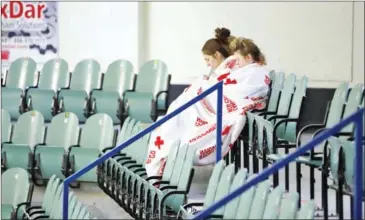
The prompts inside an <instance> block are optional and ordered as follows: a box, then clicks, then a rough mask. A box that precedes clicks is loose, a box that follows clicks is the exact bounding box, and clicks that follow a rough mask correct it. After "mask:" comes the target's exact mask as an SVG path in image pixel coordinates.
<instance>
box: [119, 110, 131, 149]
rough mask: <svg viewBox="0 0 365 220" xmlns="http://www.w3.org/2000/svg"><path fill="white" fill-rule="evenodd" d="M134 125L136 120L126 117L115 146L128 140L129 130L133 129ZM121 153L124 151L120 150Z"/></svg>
mask: <svg viewBox="0 0 365 220" xmlns="http://www.w3.org/2000/svg"><path fill="white" fill-rule="evenodd" d="M135 123H136V120H135V119H134V118H130V117H128V118H127V119H126V120H125V121H124V123H123V127H122V129H121V131H120V132H119V134H118V140H117V145H118V144H121V143H123V142H124V141H126V140H128V138H130V133H131V130H132V128H133V127H134V125H135ZM122 151H124V150H122Z"/></svg>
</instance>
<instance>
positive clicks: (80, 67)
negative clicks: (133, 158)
mask: <svg viewBox="0 0 365 220" xmlns="http://www.w3.org/2000/svg"><path fill="white" fill-rule="evenodd" d="M133 71H134V70H133V65H132V64H131V62H129V61H127V60H116V61H114V62H112V63H111V64H109V66H108V68H107V71H106V72H105V73H102V72H101V68H100V64H99V63H98V62H97V61H95V60H92V59H87V60H82V61H80V62H78V63H77V64H76V66H75V68H74V70H73V72H70V71H69V68H68V63H67V62H66V61H65V60H63V59H61V58H59V59H52V60H49V61H47V62H46V63H45V64H44V65H43V68H42V70H41V71H40V72H39V73H37V69H36V62H35V61H34V60H32V59H31V58H19V59H17V60H15V61H14V62H12V63H11V65H10V67H9V70H8V71H7V74H6V79H5V84H4V85H2V108H3V109H5V110H7V111H8V112H9V113H10V116H11V119H12V120H16V119H17V118H18V117H19V116H20V115H21V114H22V113H24V112H27V111H32V110H37V111H39V112H41V113H42V114H43V116H44V119H45V120H46V121H47V122H49V121H50V120H51V119H52V117H53V116H54V115H57V114H58V113H60V112H73V113H75V114H76V115H77V117H78V118H79V120H80V122H84V121H85V120H86V119H87V118H88V117H89V116H91V115H93V114H96V113H106V114H109V115H110V117H112V119H113V123H114V124H120V123H122V122H123V120H124V119H125V118H126V117H127V116H128V115H130V116H132V117H135V118H137V119H138V120H141V121H143V122H153V121H154V120H156V118H157V117H158V116H159V115H162V114H164V112H165V111H166V110H167V99H168V88H169V85H170V80H171V75H170V74H168V72H167V66H166V64H165V63H164V62H163V61H160V60H151V61H148V62H146V63H145V64H143V65H142V66H141V68H140V70H139V73H138V74H135V73H134V72H133ZM35 76H36V79H37V80H36V82H35V80H34V78H35ZM137 76H138V77H137ZM140 106H144V107H143V108H140Z"/></svg>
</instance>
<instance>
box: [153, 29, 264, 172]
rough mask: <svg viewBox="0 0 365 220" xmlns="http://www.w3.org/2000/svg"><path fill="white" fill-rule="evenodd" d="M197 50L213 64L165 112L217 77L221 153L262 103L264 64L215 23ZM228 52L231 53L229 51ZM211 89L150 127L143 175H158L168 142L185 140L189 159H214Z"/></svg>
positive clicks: (253, 48)
mask: <svg viewBox="0 0 365 220" xmlns="http://www.w3.org/2000/svg"><path fill="white" fill-rule="evenodd" d="M216 33H217V36H216V38H213V39H210V40H208V41H207V42H206V43H205V45H204V46H203V49H202V52H203V55H204V58H205V61H206V62H207V65H208V66H210V67H212V69H214V70H213V71H212V73H211V74H209V75H208V76H207V75H203V76H201V77H199V78H198V79H197V80H196V81H195V82H193V83H192V84H191V85H190V86H189V87H188V88H187V89H185V91H184V92H183V93H182V94H181V95H180V96H179V97H178V98H177V99H176V100H175V101H174V102H173V103H171V105H170V107H169V109H168V112H167V114H169V113H171V112H172V111H174V110H175V109H176V108H178V107H180V106H182V105H184V104H185V103H186V102H188V101H189V100H191V99H192V98H194V97H196V96H197V95H199V94H201V93H202V92H203V91H205V90H206V89H208V88H210V87H211V86H213V85H214V84H216V83H218V82H219V81H223V82H224V85H223V95H224V97H223V109H222V112H223V119H222V142H223V144H222V155H225V154H227V153H228V151H229V150H230V148H231V147H232V146H233V143H234V142H235V141H236V139H237V138H238V136H239V134H240V132H241V131H242V129H243V127H244V125H245V123H246V116H245V115H246V114H245V113H246V112H247V111H250V110H252V109H262V108H264V107H265V104H266V99H267V95H268V92H269V84H270V78H269V75H268V74H269V70H268V69H267V68H265V66H264V65H265V64H266V62H265V57H264V56H263V54H262V53H261V51H260V49H259V48H258V47H257V46H256V45H255V44H254V43H253V41H252V40H249V39H245V38H234V37H231V36H230V31H229V30H227V29H224V28H222V29H217V30H216ZM232 54H233V55H232ZM216 106H217V94H216V92H213V93H212V94H211V95H209V96H207V97H206V98H204V99H202V100H201V101H199V102H198V103H196V104H195V105H193V106H191V107H189V108H188V109H186V110H185V111H183V112H182V113H180V114H179V115H177V116H175V117H174V118H172V119H170V120H168V121H167V122H166V123H165V124H163V125H161V126H160V127H158V128H157V129H156V130H154V131H153V132H152V134H151V137H150V143H149V151H148V155H147V159H146V171H147V175H148V176H156V175H157V176H160V175H162V174H163V169H164V167H165V163H166V160H167V155H168V153H169V150H170V148H171V146H172V143H173V142H174V141H176V140H178V139H180V144H184V143H188V144H189V148H190V147H193V148H195V149H197V150H196V155H195V159H194V165H198V166H202V165H209V164H212V163H214V162H215V160H216V155H215V151H216V112H217V109H216V108H217V107H216Z"/></svg>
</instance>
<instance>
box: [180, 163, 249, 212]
mask: <svg viewBox="0 0 365 220" xmlns="http://www.w3.org/2000/svg"><path fill="white" fill-rule="evenodd" d="M234 177H235V173H234V164H230V165H228V166H227V167H226V166H225V162H224V161H223V160H221V161H220V162H218V163H217V164H216V165H215V167H214V169H213V173H212V175H211V177H210V179H209V183H208V188H207V192H206V194H205V200H204V203H187V204H185V205H183V206H180V210H179V213H178V216H179V214H182V217H183V218H184V219H187V218H189V217H190V216H191V215H190V213H188V212H187V209H188V208H193V207H199V206H202V207H203V209H205V208H208V207H209V206H211V205H212V204H213V203H214V202H217V201H219V200H220V199H222V198H223V197H224V196H225V195H227V194H228V193H229V191H230V188H231V184H233V179H234ZM242 179H243V180H244V179H245V178H244V177H242ZM236 181H237V180H236ZM225 208H226V206H223V207H221V208H219V209H218V210H216V211H215V212H214V213H213V214H212V215H211V216H209V218H213V217H214V218H217V217H223V213H225ZM195 213H197V212H194V214H195Z"/></svg>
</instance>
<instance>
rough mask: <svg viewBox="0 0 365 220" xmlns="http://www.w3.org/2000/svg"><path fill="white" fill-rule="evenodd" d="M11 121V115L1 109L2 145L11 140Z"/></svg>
mask: <svg viewBox="0 0 365 220" xmlns="http://www.w3.org/2000/svg"><path fill="white" fill-rule="evenodd" d="M11 130H12V125H11V119H10V114H9V112H7V111H6V110H4V109H1V143H4V142H9V141H10V140H11Z"/></svg>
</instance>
